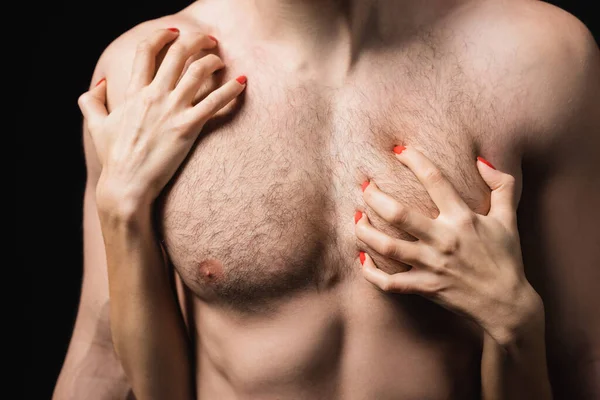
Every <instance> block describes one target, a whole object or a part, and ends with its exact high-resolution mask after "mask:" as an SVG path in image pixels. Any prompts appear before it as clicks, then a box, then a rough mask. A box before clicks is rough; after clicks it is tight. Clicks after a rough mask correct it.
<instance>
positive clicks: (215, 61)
mask: <svg viewBox="0 0 600 400" xmlns="http://www.w3.org/2000/svg"><path fill="white" fill-rule="evenodd" d="M200 60H204V61H205V62H206V63H207V64H210V65H214V66H217V65H222V64H223V60H221V57H219V56H218V55H216V54H207V55H205V56H204V57H202V58H201V59H200Z"/></svg>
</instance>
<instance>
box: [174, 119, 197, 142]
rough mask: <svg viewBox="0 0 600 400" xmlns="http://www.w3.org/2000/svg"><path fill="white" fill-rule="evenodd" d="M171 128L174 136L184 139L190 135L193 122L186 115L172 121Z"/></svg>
mask: <svg viewBox="0 0 600 400" xmlns="http://www.w3.org/2000/svg"><path fill="white" fill-rule="evenodd" d="M172 120H173V122H172V124H173V125H172V128H173V132H174V133H175V135H176V136H178V137H182V138H186V137H188V136H189V135H190V134H191V131H192V126H193V121H192V120H191V119H190V117H189V116H188V115H186V114H182V115H180V116H178V117H176V118H173V119H172Z"/></svg>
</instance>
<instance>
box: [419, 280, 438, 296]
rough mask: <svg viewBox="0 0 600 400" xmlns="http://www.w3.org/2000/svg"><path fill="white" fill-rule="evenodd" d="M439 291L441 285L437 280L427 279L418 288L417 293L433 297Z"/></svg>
mask: <svg viewBox="0 0 600 400" xmlns="http://www.w3.org/2000/svg"><path fill="white" fill-rule="evenodd" d="M440 291H441V285H440V282H439V281H438V280H437V279H428V280H426V281H425V282H423V284H422V285H421V286H420V287H419V292H420V293H422V294H424V295H427V296H434V295H436V294H437V293H439V292H440Z"/></svg>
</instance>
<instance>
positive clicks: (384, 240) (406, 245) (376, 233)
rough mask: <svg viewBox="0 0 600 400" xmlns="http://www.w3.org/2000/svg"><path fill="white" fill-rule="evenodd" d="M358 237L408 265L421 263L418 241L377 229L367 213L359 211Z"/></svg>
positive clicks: (357, 222)
mask: <svg viewBox="0 0 600 400" xmlns="http://www.w3.org/2000/svg"><path fill="white" fill-rule="evenodd" d="M354 220H355V222H356V228H355V231H356V237H357V238H358V239H359V240H361V241H362V242H363V243H365V244H366V245H367V246H369V247H370V248H372V249H373V250H375V251H376V252H378V253H379V254H381V255H384V256H386V257H389V258H392V259H394V260H397V261H400V262H403V263H405V264H408V265H415V264H419V259H420V253H421V251H420V246H419V243H418V242H409V241H407V240H401V239H395V238H392V237H391V236H388V235H386V234H385V233H383V232H381V231H380V230H378V229H376V228H375V227H374V226H373V225H371V223H370V222H369V219H368V218H367V216H366V215H365V214H363V213H362V212H361V211H357V213H356V216H355V217H354Z"/></svg>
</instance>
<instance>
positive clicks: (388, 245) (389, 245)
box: [381, 238, 396, 257]
mask: <svg viewBox="0 0 600 400" xmlns="http://www.w3.org/2000/svg"><path fill="white" fill-rule="evenodd" d="M381 253H382V254H384V255H386V256H390V257H391V256H395V255H396V242H395V241H394V239H392V238H386V239H383V240H382V242H381Z"/></svg>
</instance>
